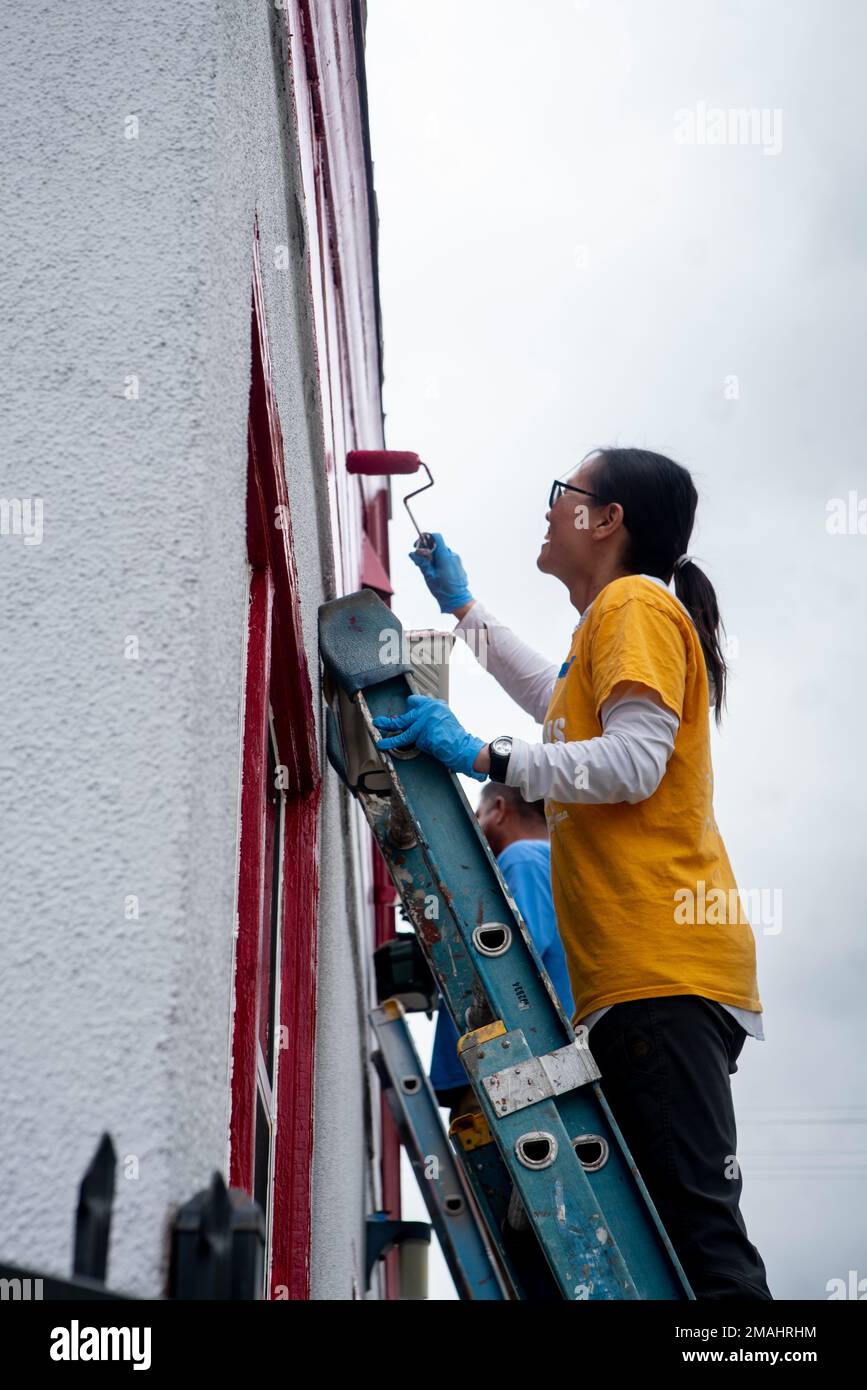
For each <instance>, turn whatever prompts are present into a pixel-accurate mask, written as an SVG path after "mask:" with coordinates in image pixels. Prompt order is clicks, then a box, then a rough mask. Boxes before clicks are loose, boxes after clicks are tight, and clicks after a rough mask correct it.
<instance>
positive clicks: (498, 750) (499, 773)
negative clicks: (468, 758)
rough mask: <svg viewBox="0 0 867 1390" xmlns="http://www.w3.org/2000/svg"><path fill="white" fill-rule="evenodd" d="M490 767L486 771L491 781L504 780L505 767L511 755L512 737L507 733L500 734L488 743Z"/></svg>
mask: <svg viewBox="0 0 867 1390" xmlns="http://www.w3.org/2000/svg"><path fill="white" fill-rule="evenodd" d="M488 754H489V756H490V759H491V768H490V771H489V773H488V776H489V778H490V779H491V781H492V782H505V780H506V769H507V768H508V766H509V758H510V757H511V755H512V739H511V736H510V735H509V734H500V735H499V737H498V738H495V739H493V740H492V741H491V742H490V743H489V744H488Z"/></svg>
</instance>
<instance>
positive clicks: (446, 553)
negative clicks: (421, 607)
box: [409, 531, 473, 613]
mask: <svg viewBox="0 0 867 1390" xmlns="http://www.w3.org/2000/svg"><path fill="white" fill-rule="evenodd" d="M431 536H432V538H433V543H434V551H433V554H432V555H420V554H419V553H418V551H417V550H411V551H410V552H409V558H410V559H411V560H412V562H413V564H415V565H418V567H419V569H420V570H421V572H422V575H423V576H424V582H425V584H427V586H428V588H429V589H430V591H431V593H432V594H433V596H434V598H435V599H436V601H437V603H438V604H439V606H440V612H441V613H453V612H454V611H455V609H456V608H462V607H463V605H464V604H465V603H472V601H473V595H472V594H471V593H470V591H469V589H468V588H467V582H468V581H467V575H466V571H465V569H464V567H463V565H462V564H461V557H460V555H457V554H455V552H454V551H453V550H449V548H448V546H447V545H446V543H445V541H444V540H443V538H442V536H441V535H440V533H439V531H432V532H431Z"/></svg>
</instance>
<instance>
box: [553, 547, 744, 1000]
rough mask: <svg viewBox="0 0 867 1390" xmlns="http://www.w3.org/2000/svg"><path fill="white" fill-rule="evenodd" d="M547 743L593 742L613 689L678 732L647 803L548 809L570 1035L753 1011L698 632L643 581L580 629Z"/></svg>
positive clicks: (663, 593)
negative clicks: (682, 1012) (663, 716)
mask: <svg viewBox="0 0 867 1390" xmlns="http://www.w3.org/2000/svg"><path fill="white" fill-rule="evenodd" d="M563 669H564V671H565V674H563V675H561V676H560V677H558V679H557V681H556V683H555V685H554V690H553V693H552V695H551V700H550V703H549V705H548V709H547V712H546V715H545V726H544V735H543V737H544V741H545V742H550V741H552V740H554V739H558V740H559V739H565V740H567V741H571V740H573V739H590V738H596V737H598V736H599V735H600V734H601V732H602V725H601V722H600V719H599V709H600V707H601V706H602V704H604V702H605V700H606V699H607V698H608V696H609V695H610V694H611V691H612V690H613V688H614V686H616V685H618V684H619V683H620V682H621V681H640V682H642V683H643V684H644V685H647V686H650V687H651V689H653V690H656V691H658V692H659V694H660V696H661V697H662V700H663V702H664V704H665V705H666V706H667V707H668V708H669V709H670V710H672V711H673V712H674V713H675V714H676V715H677V717H678V719H679V720H680V727H679V728H678V731H677V736H676V738H675V742H674V752H673V753H672V755H671V758H670V760H669V763H668V766H667V768H666V771H665V773H664V775H663V778H662V781H661V782H660V784H659V786H658V787H657V789H656V791H655V792H654V793H653V795H652V796H649V797H647V798H646V799H645V800H644V801H639V802H637V803H635V804H630V803H628V802H619V803H616V804H614V805H607V804H598V803H596V804H589V803H581V802H559V801H550V800H546V802H545V812H546V817H547V820H548V827H549V830H550V836H551V887H552V892H553V898H554V907H555V910H556V913H557V925H558V928H559V931H560V936H561V938H562V941H563V947H564V950H565V953H566V960H567V964H568V967H569V977H570V981H571V984H572V994H573V996H574V1000H575V1012H574V1014H573V1015H572V1022H573V1024H575V1023H578V1022H579V1021H580V1020H581V1019H582V1018H583V1017H585V1016H586V1015H587V1014H588V1013H591V1012H592V1011H593V1010H594V1009H600V1008H602V1007H603V1005H605V1004H617V1003H620V1002H621V1001H622V1000H625V999H648V998H652V997H654V996H659V995H672V994H699V995H703V996H704V997H705V998H708V999H715V1000H717V1001H718V1002H719V1003H723V1004H733V1005H734V1006H735V1007H736V1008H741V1009H756V1010H758V1009H761V1007H762V1005H761V1001H760V999H759V994H758V986H757V983H756V948H755V940H754V937H753V932H752V927H751V926H750V923H749V920H748V918H747V916H746V913H745V911H744V909H743V906H742V904H741V902H740V899H739V896H738V890H737V885H736V884H735V880H734V876H733V874H732V869H731V865H730V863H729V858H728V855H727V853H726V849H725V845H724V844H723V841H722V838H721V836H720V833H719V830H718V829H717V825H716V821H715V819H714V813H713V770H712V767H711V757H710V715H709V708H708V676H707V667H706V665H705V660H704V654H703V652H702V649H701V643H700V641H699V637H698V633H697V631H696V629H695V625H694V624H693V622H692V621H691V619H690V618H689V616H688V614H687V613H686V612H685V610H684V609H683V608H682V607H681V606H680V604H679V603H678V602H677V600H676V599H675V598H674V597H673V595H672V594H671V593H670V591H669V590H667V589H663V588H662V586H661V585H659V584H654V583H653V581H652V580H650V579H646V578H644V577H643V576H641V575H629V576H626V577H625V578H622V579H615V580H613V581H612V582H611V583H610V584H607V585H606V586H605V588H604V589H602V590H601V592H600V593H599V594H598V595H597V597H596V599H595V600H594V602H593V603H592V605H591V606H590V609H589V610H588V612H587V616H586V618H585V619H584V621H583V622H582V623H581V624H580V625H579V626H578V627H577V628H576V629H575V632H574V634H573V637H572V644H571V646H570V649H569V656H568V658H567V661H566V662H564V667H563Z"/></svg>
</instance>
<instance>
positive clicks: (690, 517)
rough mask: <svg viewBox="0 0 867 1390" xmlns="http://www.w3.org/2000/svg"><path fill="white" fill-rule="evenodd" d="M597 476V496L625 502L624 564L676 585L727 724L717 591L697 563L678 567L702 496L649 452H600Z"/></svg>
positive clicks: (668, 462) (682, 472)
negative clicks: (689, 617)
mask: <svg viewBox="0 0 867 1390" xmlns="http://www.w3.org/2000/svg"><path fill="white" fill-rule="evenodd" d="M596 452H598V454H599V455H600V457H599V458H596V459H594V460H593V464H592V469H591V474H592V478H593V489H594V492H596V493H597V495H598V496H599V497H600V498H604V500H605V502H606V503H607V502H619V503H620V505H621V507H622V508H623V525H624V527H625V528H626V531H627V533H628V536H629V546H628V549H627V551H626V554H625V556H624V564H625V565H626V566H627V568H628V569H629V570H631V571H632V572H633V573H635V574H652V575H654V576H655V577H656V578H658V579H662V580H663V581H664V582H665V583H666V584H670V583H671V580H672V577H673V578H674V592H675V593H676V594H677V597H678V598H679V599H680V601H681V603H682V604H683V605H684V607H685V608H686V609H687V610H688V611H689V613H690V615H691V617H692V619H693V622H694V623H695V626H696V629H697V631H698V635H699V638H700V640H701V646H702V651H703V652H704V659H705V664H706V665H707V673H708V681H709V684H710V687H711V699H712V702H713V706H714V714H715V717H716V722H717V725H719V723H720V721H721V720H722V712H723V707H724V705H725V696H726V676H727V669H726V663H725V657H724V656H723V649H722V642H721V640H720V632H721V631H725V629H724V628H723V624H722V619H721V618H720V611H719V604H718V603H717V597H716V593H715V592H714V587H713V585H712V584H711V582H710V580H709V579H708V577H707V575H706V574H705V573H704V572H703V571H702V570H700V569H699V567H698V565H697V564H696V563H695V561H694V560H688V561H687V562H686V564H682V565H678V567H677V569H675V567H674V565H675V561H676V560H678V559H679V558H680V557H681V555H684V554H685V553H686V549H687V546H688V545H689V538H690V536H691V535H692V528H693V523H694V521H695V509H696V507H697V505H698V493H697V492H696V490H695V485H694V483H693V481H692V477H691V476H690V474H689V472H688V470H687V469H686V468H684V467H683V466H682V464H679V463H675V462H674V461H673V459H670V458H666V457H665V455H664V454H654V453H651V451H650V450H649V449H599V450H598V451H596Z"/></svg>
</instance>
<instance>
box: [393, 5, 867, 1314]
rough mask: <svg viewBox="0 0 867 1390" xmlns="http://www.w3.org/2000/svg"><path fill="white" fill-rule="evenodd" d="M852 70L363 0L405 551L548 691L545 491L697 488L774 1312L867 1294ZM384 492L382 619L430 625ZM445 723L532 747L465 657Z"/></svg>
mask: <svg viewBox="0 0 867 1390" xmlns="http://www.w3.org/2000/svg"><path fill="white" fill-rule="evenodd" d="M865 51H867V10H865V8H864V7H863V6H862V5H861V4H860V3H859V2H858V0H823V3H821V4H820V3H818V0H816V2H815V3H809V0H799V3H796V4H792V3H791V0H761V3H759V0H750V2H747V0H742V3H737V2H736V0H654V2H653V3H652V4H649V3H647V0H544V3H540V4H538V5H536V6H533V7H528V6H527V5H526V4H523V3H518V0H440V3H439V4H437V5H436V6H435V7H432V6H429V5H416V4H410V3H407V0H369V21H368V53H367V61H368V82H369V89H370V107H371V135H372V145H373V158H374V165H375V169H374V175H375V183H376V189H377V194H378V199H379V210H380V274H381V285H382V302H383V320H384V340H385V407H386V441H387V444H388V445H389V447H391V448H397V449H414V450H417V451H418V452H419V453H420V454H421V456H422V457H423V458H424V459H425V461H426V462H427V463H428V465H429V467H430V469H431V471H432V473H433V475H434V478H435V480H436V485H435V487H434V488H433V489H432V490H431V491H430V492H428V493H426V494H425V495H424V496H423V497H421V498H419V499H418V503H417V508H416V515H417V517H418V519H419V521H420V523H421V524H422V526H423V527H425V528H429V529H431V530H439V531H442V532H443V534H444V536H445V538H446V540H447V541H448V543H449V544H450V545H451V546H452V548H454V549H456V550H457V551H458V552H459V553H460V554H461V556H462V557H463V560H464V564H465V566H466V569H467V572H468V575H469V579H470V588H471V590H472V592H473V593H474V594H475V595H476V596H477V597H479V598H481V599H483V600H484V602H485V603H486V604H487V605H488V606H489V607H490V608H492V609H493V611H494V612H495V613H496V615H497V616H498V617H499V618H500V619H501V620H502V621H503V622H504V623H507V624H508V625H509V626H510V627H512V628H514V629H515V631H516V632H518V633H519V634H520V635H521V636H522V637H524V638H525V639H526V640H528V641H531V642H532V643H533V644H534V645H535V646H536V647H537V648H538V649H539V650H540V651H543V652H544V653H546V655H548V656H550V658H551V660H556V659H559V658H561V657H562V656H564V655H565V653H566V651H567V649H568V646H569V640H570V637H571V632H572V629H573V627H574V625H575V623H576V622H577V620H578V615H577V613H576V611H575V610H574V609H573V608H572V607H571V606H570V603H569V597H568V594H567V592H566V590H565V588H564V587H563V586H562V585H561V584H559V582H558V581H557V580H555V579H552V578H550V577H549V576H546V575H543V574H541V573H540V572H539V571H538V570H537V569H536V566H535V560H536V556H537V554H538V551H539V545H540V542H541V539H542V536H543V534H544V531H545V520H544V514H545V510H546V504H547V496H548V491H549V488H550V483H551V480H552V479H553V478H555V477H565V476H566V474H567V473H568V471H569V470H570V469H571V468H572V467H573V466H574V465H575V464H576V463H577V461H578V460H579V459H580V458H581V457H582V456H583V455H584V454H585V453H586V452H587V451H588V450H589V449H591V448H593V447H594V446H597V445H600V444H606V443H609V444H621V445H643V446H645V447H647V448H652V449H656V450H659V451H661V452H663V453H668V454H670V455H671V456H672V457H673V458H676V459H677V460H678V461H679V462H681V463H683V464H685V465H686V466H687V467H688V468H689V469H690V470H691V471H692V473H693V477H694V479H695V482H696V485H697V487H698V490H699V494H700V498H701V501H700V504H699V511H698V524H697V528H696V531H695V532H694V534H693V541H692V544H691V546H690V550H691V552H692V553H694V554H696V555H697V556H698V557H700V561H701V562H702V563H703V565H704V567H705V569H706V571H707V573H708V574H709V575H710V577H711V579H712V581H713V582H714V584H715V585H716V588H717V594H718V596H719V600H720V606H721V609H722V613H723V618H724V621H725V625H726V629H727V633H728V638H729V642H730V650H731V652H732V660H731V671H732V679H731V689H730V697H729V714H728V718H727V719H726V720H725V722H724V724H723V730H722V732H721V734H720V735H719V736H716V735H715V736H714V737H715V742H714V767H715V805H716V816H717V822H718V824H719V826H720V829H721V831H722V834H723V837H724V839H725V841H726V844H727V848H728V850H729V854H730V857H731V859H732V863H733V866H734V869H735V873H736V876H737V878H738V881H739V884H740V886H741V888H742V890H746V889H751V890H754V889H764V890H766V891H767V892H768V893H769V894H774V893H779V894H780V895H781V897H780V898H778V899H777V901H778V902H779V903H781V908H782V914H781V919H780V920H778V921H776V922H774V923H770V922H769V923H767V924H761V923H760V924H758V925H757V924H756V922H755V919H754V923H753V924H754V930H755V934H756V944H757V952H758V971H759V990H760V994H761V998H762V1003H763V1006H764V1011H765V1033H766V1040H765V1041H764V1042H758V1041H755V1040H753V1039H747V1041H746V1043H745V1044H744V1050H743V1052H742V1054H741V1060H740V1062H739V1069H738V1072H737V1073H736V1075H735V1076H734V1077H733V1078H732V1084H733V1088H734V1095H735V1104H736V1109H737V1114H738V1131H739V1149H738V1151H739V1156H740V1158H741V1162H742V1167H743V1172H744V1198H743V1210H744V1215H745V1218H746V1221H747V1228H748V1230H749V1233H750V1237H751V1239H752V1240H753V1241H754V1242H755V1244H756V1245H757V1246H758V1248H759V1250H760V1251H761V1253H762V1255H763V1257H764V1260H765V1263H766V1266H767V1270H768V1279H769V1283H770V1286H771V1290H772V1292H773V1293H774V1295H775V1297H776V1298H781V1299H786V1298H816V1299H821V1298H826V1297H827V1296H828V1295H827V1292H826V1289H827V1285H828V1281H830V1280H833V1279H835V1278H839V1279H844V1280H845V1279H848V1278H849V1277H850V1276H849V1271H851V1270H855V1271H857V1277H858V1278H859V1279H867V1201H865V1197H867V1082H865V1072H864V1065H863V1061H862V1059H863V1057H864V1055H865V1050H867V1026H865V1009H864V996H865V987H867V944H865V923H867V910H865V891H864V890H865V874H867V851H865V819H867V817H865V795H864V788H865V782H867V735H865V732H864V729H865V725H864V716H863V712H862V706H863V700H864V679H865V669H867V662H865V654H864V651H865V606H867V604H865V600H867V582H865V574H867V463H865V455H867V450H865V436H867V404H865V395H864V391H863V386H862V377H863V363H864V360H865V343H864V335H865V328H864V324H865V312H864V310H865V280H867V272H865V245H867V238H865V231H867V228H865V221H867V218H865V206H864V203H865V191H864V190H865V187H867V181H865V168H864V165H865V153H864V150H865V146H864V139H863V131H864V125H865V110H864V106H865V97H864V90H865V89H864V83H863V73H862V63H863V54H864V52H865ZM739 110H741V111H743V110H746V111H754V112H755V113H756V114H755V118H754V119H753V120H751V121H748V122H746V123H744V124H739V123H738V122H737V120H732V119H730V117H729V113H730V112H732V111H735V112H736V111H739ZM404 491H406V489H405V488H404V487H403V485H402V484H401V483H400V482H399V481H398V482H396V483H395V486H394V489H393V492H394V521H393V526H392V575H393V582H394V584H395V588H396V595H395V607H396V609H397V611H398V613H399V615H400V617H401V619H402V621H403V623H404V624H405V625H406V626H418V627H427V626H432V625H438V624H441V625H442V626H444V627H445V628H450V627H451V626H452V625H453V623H452V620H451V619H449V618H443V617H441V615H440V614H439V610H438V606H437V605H436V603H435V602H434V601H433V599H432V598H431V597H430V596H429V594H428V592H427V589H426V588H425V586H424V583H423V581H422V579H421V577H420V575H419V574H418V572H417V571H416V569H415V567H414V566H413V565H412V564H411V563H410V561H409V559H408V558H407V554H408V551H409V550H410V548H411V545H412V541H413V537H414V533H413V531H412V528H411V526H410V525H409V522H408V521H407V519H406V517H405V513H404V509H403V507H402V505H401V503H400V498H401V497H402V496H403V493H404ZM835 499H839V503H835ZM859 505H860V508H861V511H860V512H859ZM859 516H860V519H861V524H862V526H863V531H862V532H859V530H858V519H859ZM452 704H453V707H454V708H455V710H456V712H457V714H458V716H459V717H460V718H461V720H462V722H463V723H464V724H465V726H466V727H467V728H468V729H469V730H470V731H472V732H473V733H475V734H478V735H479V736H480V737H484V738H486V739H488V738H491V737H493V736H494V735H495V734H498V733H504V732H510V733H513V734H515V735H517V736H519V737H523V738H530V739H536V738H538V737H539V736H540V732H541V731H540V730H539V729H538V727H537V726H535V725H534V724H533V723H532V721H531V720H530V719H529V718H528V716H526V715H525V714H523V712H522V711H520V710H518V709H517V708H516V707H515V706H514V705H513V704H512V703H511V701H510V700H509V699H508V697H507V696H506V695H505V694H504V693H503V692H501V691H500V690H499V688H498V687H497V686H496V685H495V683H494V682H493V680H492V679H491V678H490V677H489V676H487V675H486V674H484V673H482V672H480V671H478V670H473V669H472V668H471V664H470V663H469V662H467V663H466V664H464V665H462V667H461V668H460V670H458V671H456V672H455V674H454V679H453V682H452ZM466 786H467V790H468V794H469V795H470V797H471V799H472V800H473V801H475V799H476V796H477V789H478V784H477V783H473V782H468V783H466ZM417 1036H418V1038H419V1039H420V1045H421V1047H422V1050H423V1056H425V1057H427V1055H428V1054H429V1048H430V1039H431V1037H432V1031H431V1030H430V1029H429V1028H428V1027H427V1026H426V1024H425V1023H424V1020H421V1026H420V1027H419V1028H418V1030H417ZM404 1191H405V1194H406V1198H407V1209H408V1214H409V1215H415V1214H418V1215H419V1216H421V1215H422V1214H423V1209H422V1208H421V1205H420V1202H418V1198H417V1193H416V1191H415V1184H414V1180H413V1178H412V1176H411V1173H410V1172H409V1170H408V1169H407V1172H406V1180H405V1185H404ZM416 1203H418V1207H416ZM865 1287H867V1285H865ZM431 1292H432V1296H435V1297H449V1296H453V1295H452V1293H451V1290H450V1281H449V1278H448V1274H447V1272H446V1271H445V1268H444V1266H442V1265H441V1264H439V1263H438V1264H437V1265H436V1267H435V1270H434V1276H433V1284H432V1290H431Z"/></svg>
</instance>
